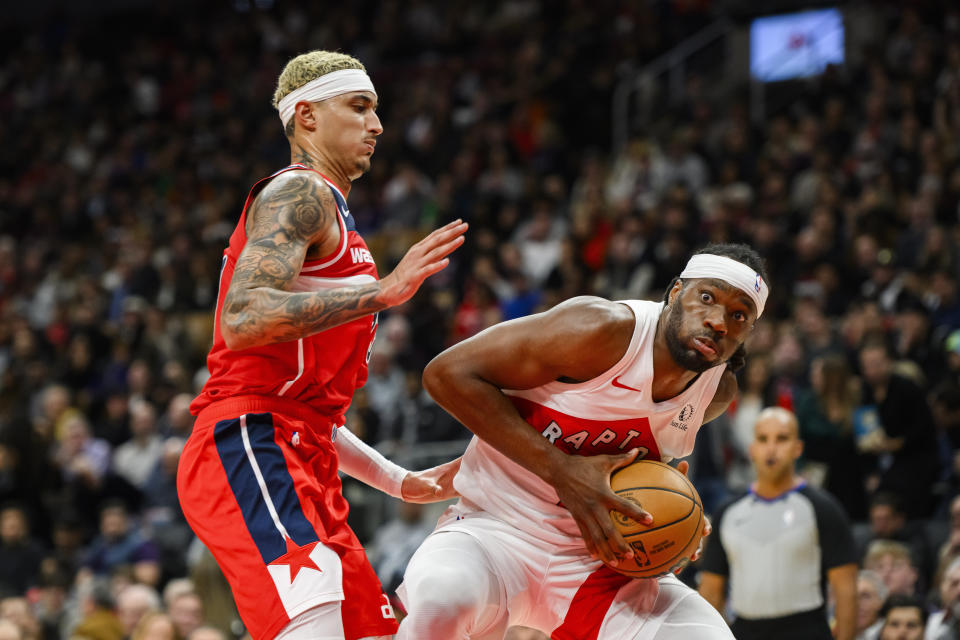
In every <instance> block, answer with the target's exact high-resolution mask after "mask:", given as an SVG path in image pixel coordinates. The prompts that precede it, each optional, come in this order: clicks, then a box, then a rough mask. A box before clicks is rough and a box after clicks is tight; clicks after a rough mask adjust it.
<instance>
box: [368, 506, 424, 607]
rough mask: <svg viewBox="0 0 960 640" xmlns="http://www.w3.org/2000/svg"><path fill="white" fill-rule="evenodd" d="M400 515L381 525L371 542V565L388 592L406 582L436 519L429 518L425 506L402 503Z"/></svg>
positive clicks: (369, 551) (369, 553)
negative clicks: (415, 555) (411, 563)
mask: <svg viewBox="0 0 960 640" xmlns="http://www.w3.org/2000/svg"><path fill="white" fill-rule="evenodd" d="M396 508H397V515H396V516H394V518H393V519H392V520H389V521H387V522H386V523H384V524H383V525H381V526H380V528H378V529H377V530H376V531H375V532H374V534H373V538H372V540H371V541H370V543H369V544H368V545H367V547H366V549H367V556H368V557H369V558H370V565H371V566H372V567H373V570H374V571H376V573H377V577H378V578H380V583H381V584H382V585H383V588H384V589H386V590H387V592H392V591H394V590H395V589H396V588H397V586H398V585H399V584H400V583H401V582H402V581H403V572H404V571H405V570H406V568H407V563H408V562H409V561H410V558H411V557H412V556H413V552H414V551H416V550H417V548H418V547H419V546H420V543H421V542H423V541H424V540H425V539H426V537H427V536H428V535H430V532H431V531H433V527H434V524H435V523H434V522H433V521H432V519H430V518H427V517H425V516H426V515H427V513H428V512H427V510H426V508H425V507H424V505H421V504H414V503H412V502H398V503H397V504H396Z"/></svg>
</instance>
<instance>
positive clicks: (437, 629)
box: [397, 245, 768, 640]
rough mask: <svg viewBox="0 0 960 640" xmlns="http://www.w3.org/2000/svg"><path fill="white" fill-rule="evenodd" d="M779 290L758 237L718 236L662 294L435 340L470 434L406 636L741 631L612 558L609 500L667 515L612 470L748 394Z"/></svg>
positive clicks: (446, 399)
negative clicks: (743, 377)
mask: <svg viewBox="0 0 960 640" xmlns="http://www.w3.org/2000/svg"><path fill="white" fill-rule="evenodd" d="M767 295H768V289H767V285H766V283H765V274H764V268H763V264H762V260H761V259H760V257H759V256H758V255H757V254H756V252H754V251H753V250H752V249H750V248H749V247H747V246H745V245H711V246H708V247H706V248H704V249H703V250H701V251H700V252H698V253H697V254H696V255H694V256H693V257H691V259H690V261H689V262H688V263H687V266H686V268H685V269H684V270H683V272H682V273H681V274H680V276H679V277H678V278H677V279H676V280H675V281H674V283H673V284H672V286H671V287H670V288H669V289H668V291H667V294H666V296H665V299H664V301H663V302H660V303H656V302H648V301H640V300H626V301H622V302H612V301H608V300H603V299H600V298H592V297H583V298H574V299H572V300H568V301H566V302H563V303H561V304H559V305H557V306H556V307H554V308H553V309H550V310H549V311H546V312H544V313H541V314H536V315H532V316H528V317H526V318H521V319H518V320H513V321H510V322H505V323H502V324H500V325H497V326H494V327H491V328H490V329H488V330H486V331H484V332H482V333H480V334H478V335H477V336H475V337H473V338H471V339H469V340H466V341H464V342H461V343H459V344H457V345H455V346H453V347H451V348H450V349H448V350H446V351H445V352H443V353H442V354H440V355H439V356H437V357H436V358H435V359H434V360H433V361H432V362H431V363H430V364H429V365H428V366H427V368H426V370H425V371H424V384H425V385H426V388H427V390H428V391H429V392H430V393H431V395H433V397H434V398H435V399H436V400H437V402H438V403H439V404H440V405H441V406H443V407H444V408H445V409H447V410H448V411H449V412H450V413H451V414H453V415H454V416H456V417H457V418H458V419H459V420H460V421H461V422H463V424H464V425H466V426H467V427H468V428H469V429H470V430H471V431H473V432H474V434H475V437H474V438H473V440H472V441H471V443H470V445H469V447H468V448H467V451H466V453H465V454H464V456H463V462H462V464H461V466H460V470H459V472H458V473H457V476H456V477H455V479H454V486H455V487H456V489H457V492H458V493H460V495H461V499H460V502H459V503H458V504H456V505H454V506H452V507H451V508H450V509H449V510H448V511H447V512H446V513H445V514H444V516H442V517H441V519H440V522H439V524H438V526H437V529H436V530H435V531H434V532H433V533H432V534H431V535H430V537H429V538H427V540H426V541H425V542H424V543H423V545H422V546H421V547H420V549H418V550H417V552H416V554H414V556H413V558H412V559H411V561H410V564H409V565H408V566H407V570H406V574H405V576H404V582H403V584H401V586H400V588H399V589H398V594H399V595H400V598H401V601H402V602H403V604H404V606H405V607H406V609H407V612H408V616H407V617H406V618H405V619H404V620H403V621H402V622H401V625H400V631H399V633H398V635H397V638H398V640H447V639H451V638H470V639H471V640H480V639H482V640H500V639H502V638H503V637H504V634H505V632H506V629H507V628H508V627H509V626H511V625H522V626H525V627H531V628H534V629H539V630H540V631H543V632H544V633H547V634H549V635H550V637H551V638H552V640H597V639H599V640H730V639H731V638H733V636H732V635H731V633H730V630H729V628H728V627H727V626H726V623H725V622H724V621H723V618H721V617H720V615H719V614H718V613H717V611H716V610H715V609H713V607H711V606H710V604H709V603H707V601H706V600H704V599H703V598H702V597H701V596H700V595H699V594H697V593H696V592H695V591H693V590H692V589H690V588H689V587H687V586H686V585H684V584H683V583H681V582H680V581H679V580H678V579H677V578H676V576H674V575H672V574H668V575H667V576H665V577H661V578H659V579H657V580H644V579H631V578H629V577H626V576H624V575H622V574H620V573H617V572H615V571H614V570H613V569H611V568H610V567H608V566H606V565H605V564H604V563H603V562H601V560H602V561H604V562H606V563H608V564H615V563H616V562H617V561H618V559H622V558H625V557H633V550H632V549H631V547H630V546H629V545H628V544H627V543H626V542H625V541H624V539H623V537H622V536H621V535H620V534H619V533H618V532H617V530H616V529H615V527H614V526H613V522H612V520H611V517H610V511H611V510H614V509H615V510H617V511H620V512H621V513H623V514H625V515H628V516H630V517H631V518H633V519H635V520H637V521H640V522H645V523H648V524H652V526H656V524H657V514H656V513H652V514H648V513H646V512H645V511H644V510H643V509H642V508H641V507H639V506H637V505H635V504H634V503H632V502H630V501H628V500H626V499H622V498H620V497H618V496H617V495H616V494H614V493H613V492H612V491H611V489H610V484H609V483H610V475H611V472H613V471H614V470H616V469H618V468H620V467H623V466H625V465H627V464H629V463H630V462H632V461H633V460H634V459H636V458H638V457H646V458H652V459H655V460H664V461H670V460H671V459H674V458H682V457H685V456H687V455H689V454H690V453H691V452H692V450H693V445H694V442H695V440H696V434H697V431H698V429H699V428H700V426H701V425H702V424H703V423H704V422H709V421H710V420H712V419H714V418H716V417H717V416H719V415H720V414H721V413H723V412H724V411H725V410H726V408H727V406H728V405H729V404H730V402H731V400H732V399H733V397H734V395H735V394H736V390H737V382H736V378H735V376H734V373H733V369H736V368H739V366H742V364H743V358H744V351H743V344H744V341H745V340H746V338H747V336H748V335H749V334H750V331H751V329H752V328H753V325H754V322H755V321H756V320H757V318H758V317H759V316H760V314H761V313H762V312H763V308H764V305H765V303H766V299H767ZM680 468H681V470H682V471H684V472H685V471H686V469H687V465H686V462H681V463H680ZM704 533H705V534H706V533H709V524H708V525H707V526H706V527H705V532H704ZM634 544H636V543H634ZM642 551H643V549H642V548H638V549H637V554H638V556H640V557H643V555H644V554H642ZM695 555H696V554H695ZM664 569H665V570H668V568H666V567H665V568H664Z"/></svg>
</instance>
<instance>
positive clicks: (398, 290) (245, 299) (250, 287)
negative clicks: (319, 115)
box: [220, 171, 467, 349]
mask: <svg viewBox="0 0 960 640" xmlns="http://www.w3.org/2000/svg"><path fill="white" fill-rule="evenodd" d="M337 215H338V214H337V207H336V202H335V201H334V199H333V194H332V193H331V192H330V189H329V187H327V185H326V184H325V183H324V182H323V180H322V179H321V178H320V177H319V176H316V175H314V174H312V173H308V172H305V171H290V172H287V173H283V174H281V175H279V176H277V177H276V178H274V179H273V180H271V181H270V183H269V184H268V185H267V186H266V187H265V188H264V189H263V191H261V192H260V194H259V195H258V196H257V198H256V200H254V202H253V205H252V206H251V208H250V210H249V211H248V216H250V219H249V220H248V225H247V243H246V246H245V247H244V249H243V251H242V252H241V254H240V257H239V258H238V259H237V264H236V266H235V268H234V272H233V278H232V279H231V281H230V285H229V289H228V291H227V294H226V297H225V299H224V305H223V311H222V313H221V316H220V331H221V334H222V335H223V338H224V340H225V341H226V343H227V346H228V347H230V348H231V349H246V348H248V347H255V346H261V345H264V344H271V343H274V342H285V341H288V340H296V339H297V338H302V337H305V336H309V335H313V334H314V333H318V332H320V331H323V330H325V329H329V328H331V327H335V326H337V325H339V324H343V323H345V322H349V321H351V320H355V319H356V318H360V317H362V316H365V315H369V314H371V313H375V312H377V311H380V310H382V309H385V308H387V307H390V306H393V305H396V304H400V303H401V302H404V301H406V300H408V299H409V298H410V297H412V296H413V294H414V293H416V291H417V289H419V288H420V285H421V284H422V283H423V281H424V280H425V279H426V278H427V277H429V276H431V275H432V274H434V273H436V272H437V271H440V270H441V269H443V268H444V267H445V266H446V265H447V263H448V262H449V260H448V259H447V256H448V255H449V254H450V253H451V252H452V251H453V250H454V249H456V248H457V247H459V246H460V245H461V244H462V243H463V233H464V232H465V231H466V228H467V225H466V224H462V223H460V221H456V222H452V223H450V224H448V225H447V226H445V227H442V228H441V229H437V230H436V231H434V232H433V233H431V234H430V235H428V236H427V237H426V238H424V239H423V240H421V241H420V242H418V243H417V244H415V245H414V246H413V247H411V248H410V250H409V251H408V252H407V254H406V255H405V256H404V257H403V259H402V260H401V261H400V264H398V265H397V268H396V269H395V270H394V271H393V273H391V274H389V275H388V276H386V277H385V278H383V279H382V280H380V281H379V282H373V283H370V284H364V285H357V286H346V287H339V288H336V289H329V290H325V291H316V292H314V291H311V292H306V293H295V292H291V291H290V288H291V286H292V284H293V282H294V280H295V279H296V277H297V275H298V274H299V273H300V269H301V267H302V266H303V262H304V260H305V259H306V255H307V251H308V250H309V249H310V247H311V246H318V247H329V246H331V245H332V246H336V244H337V242H338V240H339V234H340V227H339V223H338V221H337Z"/></svg>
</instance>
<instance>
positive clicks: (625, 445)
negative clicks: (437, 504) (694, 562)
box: [453, 300, 726, 545]
mask: <svg viewBox="0 0 960 640" xmlns="http://www.w3.org/2000/svg"><path fill="white" fill-rule="evenodd" d="M623 304H625V305H627V306H629V307H630V308H631V309H632V310H633V312H634V315H635V316H636V324H635V326H634V329H633V337H632V338H631V339H630V346H629V347H628V348H627V352H626V353H625V354H624V355H623V357H622V358H621V359H620V361H619V362H617V364H615V365H614V366H613V367H611V368H610V369H609V370H607V371H606V372H605V373H603V374H601V375H599V376H597V377H596V378H594V379H592V380H588V381H587V382H582V383H578V384H567V383H563V382H550V383H548V384H545V385H543V386H540V387H536V388H534V389H524V390H507V389H505V390H504V393H505V394H507V395H508V396H510V398H511V400H512V401H513V404H514V406H515V407H516V408H517V410H518V411H519V412H520V415H521V416H523V418H524V419H525V420H526V421H527V422H528V423H530V426H531V427H532V428H534V429H536V430H537V431H538V432H539V433H540V434H541V435H543V437H545V438H547V439H549V440H550V441H551V442H552V443H553V444H554V445H555V446H557V447H559V448H560V449H562V450H563V451H564V452H566V453H569V454H575V455H585V456H589V455H597V454H618V453H624V452H626V451H629V450H630V449H633V448H634V447H638V448H639V449H640V455H639V456H638V458H648V459H653V460H663V461H669V460H672V459H673V458H682V457H685V456H687V455H690V453H691V452H692V451H693V444H694V442H695V441H696V437H697V431H698V430H699V429H700V425H701V424H703V416H704V413H705V412H706V410H707V406H709V404H710V403H711V402H712V400H713V396H714V394H715V393H716V391H717V386H718V385H719V384H720V378H721V377H722V376H723V372H724V371H725V370H726V366H725V365H721V366H716V367H712V368H710V369H708V370H707V371H705V372H703V373H701V374H700V375H699V376H698V377H697V378H696V379H695V380H694V382H693V383H692V384H691V385H690V386H689V387H687V388H686V389H685V390H684V391H683V392H682V393H681V394H679V395H678V396H676V397H674V398H670V399H669V400H664V401H663V402H654V401H653V393H652V389H651V387H652V384H653V343H654V335H655V333H656V329H657V320H658V319H659V317H660V312H661V311H662V309H663V303H656V302H645V301H639V300H628V301H624V302H623ZM453 484H454V487H455V488H456V490H457V491H458V492H459V493H460V495H461V496H463V498H465V499H466V501H467V503H468V504H469V503H472V504H473V505H475V506H476V507H479V508H480V509H483V510H484V511H486V512H488V513H490V514H492V515H494V516H496V517H498V518H500V519H501V520H503V521H505V522H507V523H510V524H512V525H513V526H515V527H517V528H519V529H521V530H523V531H527V532H529V533H531V534H533V535H536V536H539V537H541V538H546V539H549V540H551V541H552V542H553V543H554V544H559V545H566V544H569V545H582V544H583V541H582V539H581V537H580V531H579V529H578V528H577V525H576V523H575V522H574V520H573V518H572V517H571V515H570V512H569V511H567V509H566V508H564V507H563V506H562V505H560V504H559V499H558V498H557V492H556V491H555V490H554V489H553V487H551V486H550V485H549V484H547V483H546V482H544V481H543V480H541V479H540V478H539V477H538V476H536V475H535V474H533V473H531V472H530V471H527V470H526V469H524V468H523V467H521V466H520V465H519V464H517V463H516V462H513V461H512V460H510V459H509V458H507V457H506V456H504V455H503V454H501V453H500V452H499V451H497V450H496V449H494V448H493V447H492V446H490V445H489V444H487V443H486V442H484V441H483V440H480V439H479V438H477V437H474V438H473V440H471V442H470V445H469V446H468V447H467V451H466V453H464V456H463V462H462V464H461V466H460V472H459V473H458V474H457V476H456V477H455V478H454V483H453Z"/></svg>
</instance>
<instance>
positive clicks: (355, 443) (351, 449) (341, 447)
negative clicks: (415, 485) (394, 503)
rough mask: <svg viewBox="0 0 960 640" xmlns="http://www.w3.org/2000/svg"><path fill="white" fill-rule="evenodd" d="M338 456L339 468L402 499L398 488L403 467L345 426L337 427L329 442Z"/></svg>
mask: <svg viewBox="0 0 960 640" xmlns="http://www.w3.org/2000/svg"><path fill="white" fill-rule="evenodd" d="M333 444H334V446H335V447H336V448H337V455H338V456H339V458H340V470H341V471H343V472H344V473H346V474H347V475H349V476H352V477H354V478H356V479H357V480H359V481H360V482H363V483H365V484H368V485H370V486H371V487H373V488H374V489H379V490H380V491H383V492H384V493H386V494H387V495H390V496H393V497H394V498H401V499H402V498H403V496H402V495H401V490H400V489H401V487H402V485H403V479H404V478H405V477H406V475H407V473H408V472H407V470H406V469H404V468H403V467H401V466H399V465H396V464H394V463H392V462H390V461H389V460H387V459H386V458H384V457H383V456H382V455H380V452H379V451H377V450H376V449H374V448H373V447H371V446H369V445H368V444H367V443H365V442H364V441H363V440H361V439H360V438H358V437H357V436H355V435H353V432H351V431H350V429H347V428H346V427H340V428H338V429H337V437H336V438H335V439H334V441H333Z"/></svg>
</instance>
